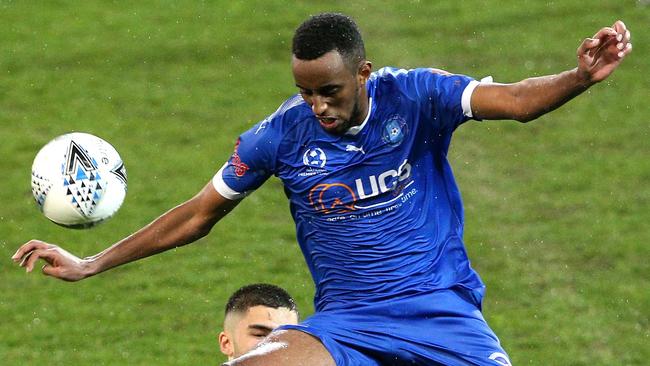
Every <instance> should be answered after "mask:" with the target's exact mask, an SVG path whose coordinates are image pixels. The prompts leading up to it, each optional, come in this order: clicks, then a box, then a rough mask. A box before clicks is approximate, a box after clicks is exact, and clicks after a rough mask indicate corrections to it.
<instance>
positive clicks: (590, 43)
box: [578, 38, 601, 56]
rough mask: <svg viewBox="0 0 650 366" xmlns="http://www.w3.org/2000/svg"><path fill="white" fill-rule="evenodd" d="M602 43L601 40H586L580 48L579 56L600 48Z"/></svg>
mask: <svg viewBox="0 0 650 366" xmlns="http://www.w3.org/2000/svg"><path fill="white" fill-rule="evenodd" d="M600 42H601V41H600V38H585V39H584V40H583V41H582V43H581V44H580V47H578V56H580V55H582V54H584V53H587V51H589V50H591V49H594V48H596V47H598V46H599V45H600Z"/></svg>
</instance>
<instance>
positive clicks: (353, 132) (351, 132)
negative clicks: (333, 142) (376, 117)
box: [345, 97, 372, 136]
mask: <svg viewBox="0 0 650 366" xmlns="http://www.w3.org/2000/svg"><path fill="white" fill-rule="evenodd" d="M370 114H372V97H369V98H368V114H367V115H366V119H364V120H363V122H362V123H361V124H360V125H358V126H352V127H350V128H348V130H347V131H345V134H346V135H351V136H356V135H357V134H358V133H359V132H361V130H363V127H364V126H365V125H366V123H368V120H369V119H370Z"/></svg>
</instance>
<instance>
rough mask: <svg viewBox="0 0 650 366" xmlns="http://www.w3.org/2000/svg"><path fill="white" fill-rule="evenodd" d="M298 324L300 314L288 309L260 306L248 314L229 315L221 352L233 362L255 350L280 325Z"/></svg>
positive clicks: (222, 338) (220, 339)
mask: <svg viewBox="0 0 650 366" xmlns="http://www.w3.org/2000/svg"><path fill="white" fill-rule="evenodd" d="M297 323H298V314H297V313H296V312H295V311H291V310H289V309H287V308H277V309H276V308H270V307H266V306H263V305H258V306H253V307H251V308H249V309H248V311H246V313H234V314H229V315H228V316H227V317H226V319H225V321H224V331H223V332H221V333H220V334H219V345H220V347H221V352H222V353H223V354H224V355H226V356H228V359H229V360H232V359H234V358H237V357H239V356H241V355H243V354H244V353H246V352H248V351H250V350H251V349H253V348H254V347H255V346H256V345H257V344H259V343H260V342H261V341H262V340H263V339H264V337H266V336H267V335H269V333H271V332H272V331H273V329H275V328H277V327H279V326H280V325H284V324H297Z"/></svg>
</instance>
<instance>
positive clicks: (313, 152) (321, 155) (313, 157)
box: [302, 147, 327, 168]
mask: <svg viewBox="0 0 650 366" xmlns="http://www.w3.org/2000/svg"><path fill="white" fill-rule="evenodd" d="M302 162H303V164H305V166H309V167H313V168H323V167H325V163H327V155H325V152H324V151H323V149H321V148H318V147H310V148H308V149H307V150H306V151H305V153H304V154H303V155H302Z"/></svg>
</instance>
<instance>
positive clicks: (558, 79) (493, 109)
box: [471, 20, 632, 122]
mask: <svg viewBox="0 0 650 366" xmlns="http://www.w3.org/2000/svg"><path fill="white" fill-rule="evenodd" d="M630 52H632V43H630V32H629V31H628V30H627V28H626V27H625V24H623V22H622V21H620V20H619V21H616V23H614V25H613V26H612V27H605V28H602V29H601V30H599V31H598V32H597V33H596V34H595V35H594V36H593V37H592V38H586V39H585V40H584V41H583V42H582V44H580V46H579V47H578V49H577V51H576V56H577V59H578V66H577V67H576V68H574V69H572V70H569V71H565V72H562V73H560V74H557V75H548V76H542V77H536V78H529V79H525V80H522V81H520V82H517V83H513V84H480V85H479V86H477V87H476V89H475V90H474V93H473V94H472V97H471V106H472V115H473V116H474V117H475V118H477V119H514V120H517V121H521V122H527V121H530V120H533V119H535V118H537V117H539V116H541V115H543V114H545V113H547V112H550V111H552V110H554V109H556V108H558V107H560V106H561V105H563V104H564V103H566V102H568V101H569V100H571V99H572V98H574V97H575V96H577V95H579V94H580V93H582V92H584V91H585V90H587V89H588V88H589V87H590V86H592V85H593V84H595V83H597V82H600V81H602V80H605V79H606V78H607V77H608V76H609V75H611V73H612V72H614V70H615V69H616V68H617V67H618V66H619V64H620V63H621V61H623V58H624V57H625V56H627V55H628V54H629V53H630Z"/></svg>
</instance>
